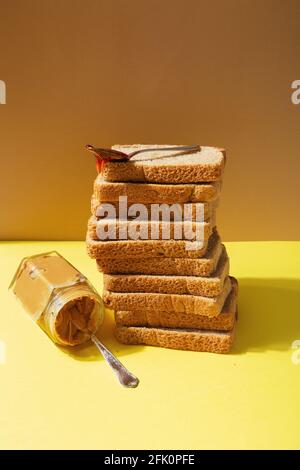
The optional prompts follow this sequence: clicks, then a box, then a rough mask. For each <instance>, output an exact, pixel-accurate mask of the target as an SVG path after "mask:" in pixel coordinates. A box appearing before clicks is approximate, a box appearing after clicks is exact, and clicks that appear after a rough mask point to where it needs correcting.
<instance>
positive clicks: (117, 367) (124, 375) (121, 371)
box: [91, 335, 140, 388]
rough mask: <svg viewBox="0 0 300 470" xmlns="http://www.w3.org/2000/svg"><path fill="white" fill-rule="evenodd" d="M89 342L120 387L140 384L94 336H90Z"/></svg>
mask: <svg viewBox="0 0 300 470" xmlns="http://www.w3.org/2000/svg"><path fill="white" fill-rule="evenodd" d="M91 340H92V341H93V343H94V344H95V346H97V348H98V349H99V351H100V352H101V354H102V356H103V357H104V359H105V360H106V362H107V364H108V365H109V366H110V367H111V368H112V370H113V371H114V373H115V374H116V376H117V377H118V379H119V382H120V383H121V385H123V386H124V387H128V388H135V387H137V386H138V384H139V382H140V381H139V379H138V378H137V377H136V376H135V375H133V374H132V373H131V372H129V370H127V369H126V367H125V366H123V364H122V363H121V362H120V361H119V360H118V359H117V358H116V357H115V356H114V355H113V354H112V353H111V352H110V351H109V350H108V349H107V348H106V347H105V346H104V344H102V343H101V341H99V339H98V338H97V337H96V336H95V335H92V336H91Z"/></svg>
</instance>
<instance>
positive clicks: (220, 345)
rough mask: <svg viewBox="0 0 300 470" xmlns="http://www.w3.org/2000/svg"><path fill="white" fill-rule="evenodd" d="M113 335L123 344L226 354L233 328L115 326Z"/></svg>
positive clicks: (231, 339) (229, 347) (232, 337)
mask: <svg viewBox="0 0 300 470" xmlns="http://www.w3.org/2000/svg"><path fill="white" fill-rule="evenodd" d="M115 335H116V338H117V339H118V340H119V341H120V342H121V343H123V344H132V345H134V344H144V345H147V346H159V347H161V348H169V349H180V350H185V351H198V352H211V353H218V354H226V353H228V352H229V351H230V350H231V348H232V344H233V341H234V336H235V326H234V327H233V329H232V330H231V331H214V330H211V331H209V330H195V329H192V330H188V329H182V330H179V329H175V328H174V329H173V328H148V327H143V326H116V328H115Z"/></svg>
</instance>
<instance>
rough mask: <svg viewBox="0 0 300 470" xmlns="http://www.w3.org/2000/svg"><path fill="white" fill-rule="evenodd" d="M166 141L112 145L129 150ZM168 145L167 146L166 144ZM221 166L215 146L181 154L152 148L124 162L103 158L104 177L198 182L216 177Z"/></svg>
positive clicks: (222, 155) (222, 158)
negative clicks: (147, 143)
mask: <svg viewBox="0 0 300 470" xmlns="http://www.w3.org/2000/svg"><path fill="white" fill-rule="evenodd" d="M150 147H151V148H152V147H156V148H157V149H163V148H164V147H167V146H166V145H114V146H113V147H112V148H113V149H116V150H121V151H122V152H125V153H130V152H133V151H135V150H139V149H144V148H150ZM168 147H169V146H168ZM224 166H225V152H224V150H222V149H218V148H215V147H200V151H198V152H195V153H188V154H186V153H185V154H183V153H182V152H180V151H162V150H160V151H153V152H148V153H144V154H138V155H136V156H134V157H133V158H132V159H131V160H129V161H125V162H117V161H114V162H106V163H105V165H104V169H103V173H102V176H103V179H104V180H105V181H119V182H123V181H131V182H133V181H136V182H149V183H171V184H174V183H201V182H212V181H218V180H220V179H221V177H222V173H223V169H224Z"/></svg>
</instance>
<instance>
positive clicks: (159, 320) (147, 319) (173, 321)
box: [115, 277, 238, 331]
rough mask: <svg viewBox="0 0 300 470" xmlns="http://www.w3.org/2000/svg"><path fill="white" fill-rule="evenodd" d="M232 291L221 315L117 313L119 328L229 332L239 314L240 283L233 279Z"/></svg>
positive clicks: (151, 312) (116, 318) (149, 312)
mask: <svg viewBox="0 0 300 470" xmlns="http://www.w3.org/2000/svg"><path fill="white" fill-rule="evenodd" d="M230 280H231V285H232V287H231V291H230V292H229V294H228V296H227V299H226V301H225V303H224V305H223V308H222V311H221V313H220V315H217V316H216V317H212V318H210V317H207V316H204V315H194V314H192V313H178V312H165V311H158V310H145V309H143V310H135V311H130V310H129V311H117V312H115V321H116V324H117V325H118V326H147V327H157V328H160V327H164V328H198V329H201V330H218V331H228V330H231V329H232V328H233V326H234V323H235V319H236V312H237V291H238V283H237V280H236V279H235V278H233V277H231V278H230Z"/></svg>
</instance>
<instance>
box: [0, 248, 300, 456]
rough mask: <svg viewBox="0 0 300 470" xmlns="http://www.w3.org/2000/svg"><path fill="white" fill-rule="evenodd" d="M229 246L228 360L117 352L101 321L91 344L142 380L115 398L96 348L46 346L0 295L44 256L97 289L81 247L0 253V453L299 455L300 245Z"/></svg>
mask: <svg viewBox="0 0 300 470" xmlns="http://www.w3.org/2000/svg"><path fill="white" fill-rule="evenodd" d="M226 247H227V249H228V253H229V255H230V260H231V268H230V271H231V274H232V275H234V276H236V277H237V278H238V279H239V284H240V292H239V323H238V330H237V338H236V343H235V346H234V349H233V351H232V353H231V354H229V355H216V354H208V353H197V352H186V351H174V350H167V349H160V348H154V347H144V346H125V345H121V344H119V343H118V342H117V341H116V340H115V339H114V337H113V325H114V324H113V317H112V313H111V312H107V314H106V319H105V323H104V326H103V328H102V330H101V333H100V334H99V337H100V338H101V339H102V340H103V342H104V343H105V344H106V345H107V346H108V347H109V348H110V349H111V350H112V351H113V352H114V353H115V354H116V355H117V356H118V357H119V358H120V359H121V361H122V362H123V363H124V364H125V365H126V366H127V367H128V368H129V369H130V370H132V371H133V372H134V373H135V374H136V375H137V376H138V377H139V378H140V385H139V387H138V388H137V389H124V388H122V387H121V386H120V385H119V383H118V382H117V380H116V378H115V376H114V374H113V373H112V372H111V370H110V369H109V368H108V366H107V365H106V363H105V362H104V360H103V359H102V358H101V357H100V356H99V354H98V352H97V350H96V348H95V347H94V346H92V345H88V346H87V347H85V348H82V349H80V350H79V351H74V352H70V353H66V352H65V351H63V350H62V349H60V348H59V347H57V346H55V345H54V344H53V343H52V342H51V341H50V340H49V338H48V337H47V336H46V335H45V334H44V333H43V332H42V331H41V330H40V329H39V328H38V327H37V326H36V325H35V324H34V323H33V322H32V320H31V319H30V318H29V316H28V315H27V314H26V313H25V311H24V310H23V309H22V307H21V306H20V305H19V303H18V302H17V301H16V299H15V298H14V296H13V295H12V294H11V293H9V292H8V290H7V287H8V285H9V283H10V280H11V278H12V277H13V275H14V273H15V270H16V269H17V266H18V263H19V262H20V260H21V258H23V257H24V256H29V255H32V254H35V253H40V252H43V251H49V250H53V249H55V250H58V251H59V252H60V253H61V254H62V255H64V256H65V257H66V258H67V259H69V260H70V261H71V262H72V263H73V264H74V265H75V266H76V267H77V268H78V269H79V270H81V271H82V272H83V273H84V274H85V275H86V276H87V277H88V278H89V279H90V280H91V281H92V283H93V284H94V285H95V287H96V288H98V289H100V290H101V275H99V274H98V272H97V270H96V266H95V262H94V261H92V260H90V259H89V258H88V256H87V255H86V250H85V244H84V243H83V242H42V243H38V242H25V243H21V242H8V243H1V244H0V262H1V275H0V286H1V289H0V292H1V300H0V301H1V316H0V377H1V391H0V394H1V400H0V447H1V448H4V449H11V448H18V449H32V448H34V449H40V448H43V449H63V448H68V449H91V448H93V449H94V448H95V449H135V448H136V449H140V448H145V449H155V448H161V449H176V448H180V449H202V448H205V449H214V448H300V430H299V423H300V305H299V300H300V295H299V286H300V281H299V280H300V262H299V261H300V242H249V243H246V242H239V243H236V242H235V243H227V244H226ZM296 340H299V342H298V349H293V347H292V345H293V343H294V342H295V341H296ZM295 346H297V343H294V348H295Z"/></svg>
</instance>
